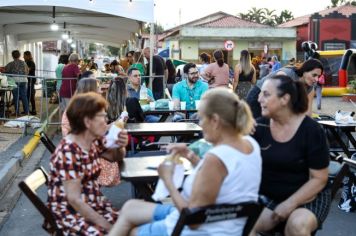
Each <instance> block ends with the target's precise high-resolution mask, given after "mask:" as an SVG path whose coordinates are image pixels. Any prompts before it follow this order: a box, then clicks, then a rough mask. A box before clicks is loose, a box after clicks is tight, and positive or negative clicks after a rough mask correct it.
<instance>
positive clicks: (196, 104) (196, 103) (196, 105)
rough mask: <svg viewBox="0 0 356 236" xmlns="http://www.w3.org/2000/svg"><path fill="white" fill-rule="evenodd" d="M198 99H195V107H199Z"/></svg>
mask: <svg viewBox="0 0 356 236" xmlns="http://www.w3.org/2000/svg"><path fill="white" fill-rule="evenodd" d="M199 105H200V100H195V109H197V110H198V109H199Z"/></svg>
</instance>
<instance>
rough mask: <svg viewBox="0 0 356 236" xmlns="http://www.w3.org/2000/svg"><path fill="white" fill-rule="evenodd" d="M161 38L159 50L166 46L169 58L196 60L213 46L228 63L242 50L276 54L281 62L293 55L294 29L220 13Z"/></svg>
mask: <svg viewBox="0 0 356 236" xmlns="http://www.w3.org/2000/svg"><path fill="white" fill-rule="evenodd" d="M161 41H162V49H165V48H169V49H170V57H171V58H173V59H181V60H186V61H190V62H196V63H198V62H199V54H200V53H202V52H207V53H209V54H210V55H211V54H212V52H213V51H214V50H215V49H223V50H224V53H225V59H226V61H227V63H228V64H229V65H231V66H234V65H235V64H236V63H237V61H238V59H239V57H240V52H241V50H243V49H248V50H249V52H250V53H251V56H252V57H255V56H273V55H277V56H278V57H279V59H280V60H282V61H288V60H289V59H291V58H293V57H294V58H295V57H296V30H295V28H275V27H270V26H266V25H262V24H258V23H254V22H250V21H245V20H242V19H240V18H239V17H236V16H233V15H229V14H227V13H224V12H217V13H214V14H211V15H208V16H205V17H203V18H200V19H197V20H194V21H191V22H188V23H186V24H183V25H180V26H177V27H175V28H172V29H170V30H167V31H166V32H165V36H164V37H163V38H161ZM230 41H232V44H231V43H230ZM229 47H230V48H229ZM226 48H228V49H230V50H227V49H226Z"/></svg>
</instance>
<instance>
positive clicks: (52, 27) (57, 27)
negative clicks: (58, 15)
mask: <svg viewBox="0 0 356 236" xmlns="http://www.w3.org/2000/svg"><path fill="white" fill-rule="evenodd" d="M58 29H59V26H58V25H57V24H56V21H53V23H52V24H51V30H52V31H58Z"/></svg>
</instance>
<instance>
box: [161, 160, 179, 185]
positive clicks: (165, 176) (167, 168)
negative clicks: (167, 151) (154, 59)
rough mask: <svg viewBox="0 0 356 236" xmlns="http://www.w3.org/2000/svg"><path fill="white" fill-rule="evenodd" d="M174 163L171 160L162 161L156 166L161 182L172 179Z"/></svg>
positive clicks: (167, 181)
mask: <svg viewBox="0 0 356 236" xmlns="http://www.w3.org/2000/svg"><path fill="white" fill-rule="evenodd" d="M174 167H175V165H174V163H173V162H171V161H166V162H163V163H161V164H160V165H159V167H158V175H159V177H160V178H161V179H162V180H163V182H165V183H166V185H167V183H169V182H170V181H172V176H173V173H174Z"/></svg>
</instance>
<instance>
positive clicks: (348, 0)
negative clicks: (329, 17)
mask: <svg viewBox="0 0 356 236" xmlns="http://www.w3.org/2000/svg"><path fill="white" fill-rule="evenodd" d="M330 2H331V5H330V6H328V8H332V7H338V6H342V5H352V6H356V1H355V0H330Z"/></svg>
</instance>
